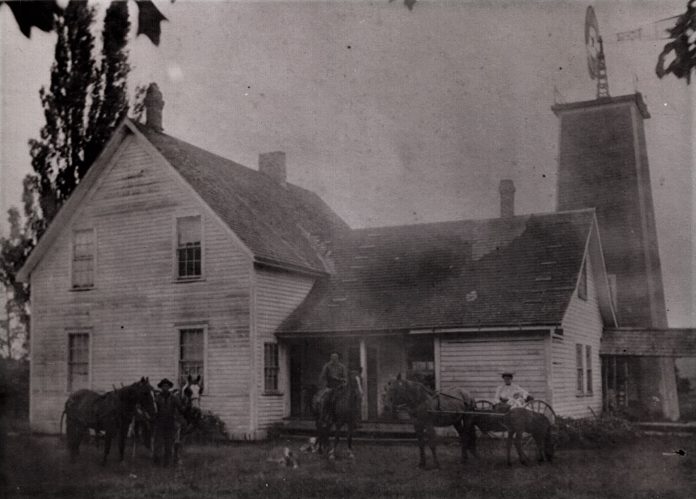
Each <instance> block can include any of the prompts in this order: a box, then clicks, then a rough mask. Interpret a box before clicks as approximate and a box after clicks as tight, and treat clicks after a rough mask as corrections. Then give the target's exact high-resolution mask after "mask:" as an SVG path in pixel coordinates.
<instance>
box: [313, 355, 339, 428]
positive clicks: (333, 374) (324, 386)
mask: <svg viewBox="0 0 696 499" xmlns="http://www.w3.org/2000/svg"><path fill="white" fill-rule="evenodd" d="M345 383H346V367H345V366H344V365H343V364H341V362H340V361H339V360H338V352H332V353H331V358H330V360H329V361H328V362H327V363H326V364H324V367H323V368H322V369H321V374H320V375H319V387H320V388H319V393H318V397H319V400H321V408H322V414H321V419H322V420H325V419H326V418H327V417H328V416H329V415H330V413H328V412H327V411H329V410H331V408H332V407H333V405H334V393H335V392H334V390H335V389H336V388H338V387H340V386H343V385H345Z"/></svg>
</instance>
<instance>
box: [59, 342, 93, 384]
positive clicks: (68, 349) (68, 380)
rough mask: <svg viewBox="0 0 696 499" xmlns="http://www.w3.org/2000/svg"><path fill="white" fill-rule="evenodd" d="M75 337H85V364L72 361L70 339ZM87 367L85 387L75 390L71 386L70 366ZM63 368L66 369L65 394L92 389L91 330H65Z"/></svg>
mask: <svg viewBox="0 0 696 499" xmlns="http://www.w3.org/2000/svg"><path fill="white" fill-rule="evenodd" d="M76 337H86V339H87V348H86V351H87V352H86V353H87V360H86V362H74V361H73V360H72V353H73V350H74V349H73V348H72V338H76ZM78 364H80V365H83V364H86V365H87V383H86V385H85V386H80V387H77V388H75V387H74V386H73V384H74V383H73V370H72V366H73V365H78ZM65 367H66V373H65V391H66V393H68V394H70V393H72V392H74V391H75V390H76V389H77V390H79V389H83V388H86V389H90V388H91V387H92V331H91V329H80V328H77V329H67V330H66V351H65Z"/></svg>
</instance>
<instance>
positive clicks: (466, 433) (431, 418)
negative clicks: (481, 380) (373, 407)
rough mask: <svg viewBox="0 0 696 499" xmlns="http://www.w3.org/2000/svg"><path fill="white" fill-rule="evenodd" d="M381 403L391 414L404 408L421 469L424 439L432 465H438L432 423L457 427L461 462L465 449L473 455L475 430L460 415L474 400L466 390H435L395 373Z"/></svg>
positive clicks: (465, 452) (472, 407)
mask: <svg viewBox="0 0 696 499" xmlns="http://www.w3.org/2000/svg"><path fill="white" fill-rule="evenodd" d="M384 405H385V410H386V411H388V412H391V413H392V414H396V412H398V411H399V410H401V409H406V410H407V411H408V414H409V416H410V417H411V419H412V421H413V428H414V430H415V431H416V437H418V447H419V449H420V461H419V463H418V466H419V467H420V468H425V443H426V441H427V443H428V446H429V447H430V451H431V452H432V454H433V461H434V462H435V467H436V468H439V467H440V462H439V461H438V459H437V451H436V445H437V444H436V435H435V427H436V426H439V427H443V426H454V428H455V429H456V430H457V433H458V434H459V441H460V443H461V448H462V463H465V462H466V461H467V449H468V448H471V451H472V452H473V453H474V454H475V451H476V431H475V428H474V425H473V424H471V422H469V423H468V424H467V422H466V421H465V419H464V417H463V414H462V413H463V412H470V411H473V410H474V400H473V399H472V398H471V397H469V395H468V394H467V393H466V392H464V391H462V390H455V391H452V392H448V393H445V392H438V393H435V392H433V391H432V390H430V389H429V388H427V387H426V386H425V385H423V384H421V383H418V382H417V381H409V380H406V379H402V378H401V374H399V375H398V376H397V377H396V379H395V380H392V381H390V382H389V383H388V384H387V387H386V393H385V395H384Z"/></svg>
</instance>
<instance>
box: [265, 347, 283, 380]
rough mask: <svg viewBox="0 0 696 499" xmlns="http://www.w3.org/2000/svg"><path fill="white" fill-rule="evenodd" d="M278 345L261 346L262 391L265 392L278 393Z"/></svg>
mask: <svg viewBox="0 0 696 499" xmlns="http://www.w3.org/2000/svg"><path fill="white" fill-rule="evenodd" d="M279 371H280V368H279V366H278V344H277V343H264V344H263V390H264V391H265V392H277V391H278V372H279Z"/></svg>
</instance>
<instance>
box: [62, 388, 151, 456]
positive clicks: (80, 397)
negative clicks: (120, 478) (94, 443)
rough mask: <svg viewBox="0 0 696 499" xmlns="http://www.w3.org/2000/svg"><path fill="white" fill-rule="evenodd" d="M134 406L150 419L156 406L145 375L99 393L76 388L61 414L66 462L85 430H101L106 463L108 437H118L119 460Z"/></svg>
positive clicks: (76, 451) (74, 450)
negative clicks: (64, 429)
mask: <svg viewBox="0 0 696 499" xmlns="http://www.w3.org/2000/svg"><path fill="white" fill-rule="evenodd" d="M138 408H139V409H140V410H141V411H143V412H142V413H143V414H145V415H146V418H152V417H153V415H154V414H155V411H156V408H155V404H154V397H153V389H152V386H151V385H150V381H149V379H148V378H145V377H143V378H141V379H140V381H136V382H135V383H133V384H132V385H129V386H126V387H123V388H118V389H117V388H114V390H113V391H110V392H107V393H105V394H99V393H97V392H94V391H92V390H86V389H83V390H78V391H76V392H74V393H72V394H71V395H70V396H69V397H68V400H67V401H66V402H65V408H64V410H63V414H62V415H61V426H62V421H63V416H65V419H66V434H67V440H68V449H69V451H70V461H71V462H75V461H76V459H77V456H78V454H79V452H80V443H81V442H82V439H83V437H84V436H85V434H86V433H87V432H88V430H89V429H93V430H95V432H97V433H99V432H104V457H103V459H102V465H106V461H107V458H108V456H109V451H110V450H111V439H112V438H114V437H116V436H118V438H119V440H118V444H119V445H118V449H119V461H123V452H124V448H125V443H126V435H127V432H128V427H129V425H130V422H131V420H132V419H133V416H134V415H135V414H136V412H137V410H138Z"/></svg>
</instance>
